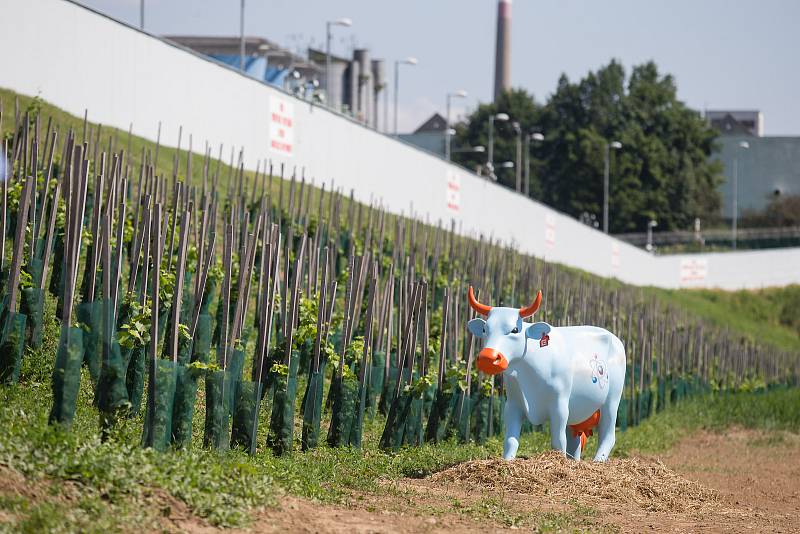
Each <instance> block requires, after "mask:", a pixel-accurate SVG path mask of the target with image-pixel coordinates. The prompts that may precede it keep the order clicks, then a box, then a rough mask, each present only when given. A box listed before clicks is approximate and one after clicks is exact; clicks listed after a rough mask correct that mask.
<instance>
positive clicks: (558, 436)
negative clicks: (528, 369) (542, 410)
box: [550, 395, 569, 454]
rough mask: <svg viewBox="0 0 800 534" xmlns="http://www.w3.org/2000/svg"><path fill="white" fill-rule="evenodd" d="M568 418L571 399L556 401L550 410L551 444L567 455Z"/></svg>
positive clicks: (565, 396)
mask: <svg viewBox="0 0 800 534" xmlns="http://www.w3.org/2000/svg"><path fill="white" fill-rule="evenodd" d="M567 417H569V397H568V396H567V395H564V396H563V397H559V398H558V399H556V402H555V403H554V405H553V407H552V408H551V409H550V444H551V445H552V446H553V449H555V450H560V451H561V452H562V453H564V454H567Z"/></svg>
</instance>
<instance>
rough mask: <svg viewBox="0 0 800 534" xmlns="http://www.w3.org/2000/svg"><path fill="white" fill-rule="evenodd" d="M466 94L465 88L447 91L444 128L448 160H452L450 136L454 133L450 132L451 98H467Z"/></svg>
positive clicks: (445, 151)
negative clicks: (451, 91)
mask: <svg viewBox="0 0 800 534" xmlns="http://www.w3.org/2000/svg"><path fill="white" fill-rule="evenodd" d="M466 96H467V92H466V91H465V90H463V89H459V90H458V91H456V92H455V93H447V127H446V128H445V129H444V131H445V136H444V137H445V138H444V157H445V159H446V160H447V161H450V138H451V137H452V134H451V133H450V131H451V130H450V99H452V98H466Z"/></svg>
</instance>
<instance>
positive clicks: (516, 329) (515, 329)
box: [511, 326, 519, 334]
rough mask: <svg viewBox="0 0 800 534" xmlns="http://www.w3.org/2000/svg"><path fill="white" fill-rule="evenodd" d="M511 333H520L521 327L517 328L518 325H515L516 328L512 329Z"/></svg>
mask: <svg viewBox="0 0 800 534" xmlns="http://www.w3.org/2000/svg"><path fill="white" fill-rule="evenodd" d="M511 333H512V334H519V328H517V327H516V326H515V327H514V330H512V331H511Z"/></svg>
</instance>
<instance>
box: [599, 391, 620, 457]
mask: <svg viewBox="0 0 800 534" xmlns="http://www.w3.org/2000/svg"><path fill="white" fill-rule="evenodd" d="M621 397H622V395H620V394H614V395H609V396H608V398H606V402H605V403H604V404H603V406H602V407H601V408H600V423H599V424H598V425H597V431H598V434H599V435H600V438H599V439H600V443H599V444H598V445H597V454H595V455H594V461H595V462H605V461H606V460H608V456H609V455H610V454H611V449H613V448H614V443H615V442H616V435H615V427H616V425H617V409H618V408H619V401H620V399H621Z"/></svg>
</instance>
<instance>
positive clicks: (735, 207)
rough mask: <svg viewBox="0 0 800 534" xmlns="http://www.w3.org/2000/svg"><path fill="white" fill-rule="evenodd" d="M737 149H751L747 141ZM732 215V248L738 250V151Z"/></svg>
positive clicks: (734, 166) (735, 163) (734, 163)
mask: <svg viewBox="0 0 800 534" xmlns="http://www.w3.org/2000/svg"><path fill="white" fill-rule="evenodd" d="M737 148H741V149H742V150H747V149H748V148H750V143H748V142H747V141H739V145H738V147H737ZM731 211H732V214H731V219H732V221H731V247H733V249H734V250H736V233H737V230H738V229H737V224H738V219H739V151H738V150H737V151H736V155H735V156H734V158H733V206H732V210H731Z"/></svg>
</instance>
